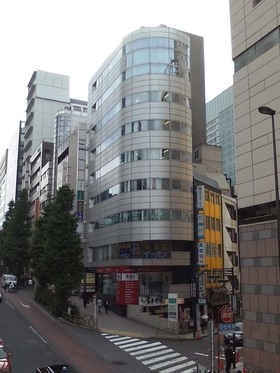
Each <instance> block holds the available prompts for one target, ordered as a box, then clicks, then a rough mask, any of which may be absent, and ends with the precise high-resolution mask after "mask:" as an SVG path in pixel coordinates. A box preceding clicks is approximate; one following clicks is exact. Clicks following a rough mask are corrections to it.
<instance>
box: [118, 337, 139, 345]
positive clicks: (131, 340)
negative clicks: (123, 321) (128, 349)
mask: <svg viewBox="0 0 280 373" xmlns="http://www.w3.org/2000/svg"><path fill="white" fill-rule="evenodd" d="M128 341H129V343H130V342H136V341H139V339H138V338H130V339H127V340H125V341H120V342H116V343H115V342H114V343H115V345H116V346H119V347H121V345H122V344H126V343H127V342H128Z"/></svg>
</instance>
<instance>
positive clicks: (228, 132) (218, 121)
mask: <svg viewBox="0 0 280 373" xmlns="http://www.w3.org/2000/svg"><path fill="white" fill-rule="evenodd" d="M206 141H207V143H208V144H210V145H220V146H221V147H222V162H223V173H224V174H225V175H226V177H227V179H228V181H229V183H230V184H231V186H234V185H235V184H236V171H235V136H234V115H233V87H232V86H231V87H229V88H227V89H226V90H224V91H223V92H222V93H220V94H219V95H218V96H216V97H214V98H213V99H212V100H211V101H209V102H207V104H206Z"/></svg>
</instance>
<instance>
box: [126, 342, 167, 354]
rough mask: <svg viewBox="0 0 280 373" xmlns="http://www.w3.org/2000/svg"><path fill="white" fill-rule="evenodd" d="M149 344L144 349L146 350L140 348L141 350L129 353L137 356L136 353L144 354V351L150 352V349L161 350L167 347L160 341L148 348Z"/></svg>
mask: <svg viewBox="0 0 280 373" xmlns="http://www.w3.org/2000/svg"><path fill="white" fill-rule="evenodd" d="M150 346H151V345H149V348H148V349H146V350H141V351H136V352H131V353H130V355H131V356H137V355H143V354H145V353H146V352H152V351H158V350H162V349H164V350H166V349H167V347H166V346H164V345H162V344H161V343H160V345H157V346H156V347H152V348H150ZM145 347H147V346H145ZM144 356H146V355H144Z"/></svg>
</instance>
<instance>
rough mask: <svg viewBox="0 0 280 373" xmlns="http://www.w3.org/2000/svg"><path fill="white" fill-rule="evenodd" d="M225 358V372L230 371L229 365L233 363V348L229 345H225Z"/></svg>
mask: <svg viewBox="0 0 280 373" xmlns="http://www.w3.org/2000/svg"><path fill="white" fill-rule="evenodd" d="M225 358H226V373H230V367H231V364H232V363H233V350H232V348H231V347H229V346H227V348H226V349H225Z"/></svg>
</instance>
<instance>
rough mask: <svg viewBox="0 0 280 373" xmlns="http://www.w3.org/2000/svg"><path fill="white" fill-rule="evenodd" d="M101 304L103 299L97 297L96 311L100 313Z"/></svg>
mask: <svg viewBox="0 0 280 373" xmlns="http://www.w3.org/2000/svg"><path fill="white" fill-rule="evenodd" d="M102 304H103V301H102V299H101V298H100V297H99V298H98V299H97V307H98V313H99V314H100V315H101V308H102Z"/></svg>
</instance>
